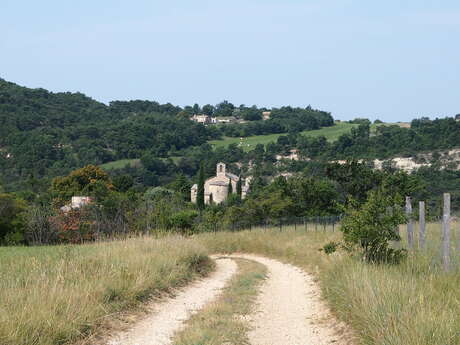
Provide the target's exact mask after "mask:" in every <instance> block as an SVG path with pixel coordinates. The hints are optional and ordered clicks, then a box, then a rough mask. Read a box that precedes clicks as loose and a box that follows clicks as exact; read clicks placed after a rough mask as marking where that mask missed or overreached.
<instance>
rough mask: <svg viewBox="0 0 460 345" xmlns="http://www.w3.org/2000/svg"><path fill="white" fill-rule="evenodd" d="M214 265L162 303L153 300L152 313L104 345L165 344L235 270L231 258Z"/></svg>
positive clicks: (224, 283) (235, 266) (234, 264)
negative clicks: (207, 275)
mask: <svg viewBox="0 0 460 345" xmlns="http://www.w3.org/2000/svg"><path fill="white" fill-rule="evenodd" d="M216 264H217V268H216V271H215V272H213V273H212V274H211V275H210V276H209V277H208V278H205V279H203V280H200V281H198V282H196V283H194V284H192V285H191V286H189V287H187V288H185V289H184V290H183V291H181V292H180V293H179V294H178V295H177V296H175V297H174V298H172V299H169V300H167V301H165V302H163V303H153V304H152V306H151V308H152V313H151V315H150V316H148V317H147V318H145V319H143V320H142V321H140V322H139V323H137V324H136V325H135V326H134V327H133V328H132V329H130V330H129V331H126V332H123V333H121V334H118V335H117V336H115V337H113V338H112V339H111V340H110V341H109V342H108V343H107V345H167V344H171V337H172V336H173V335H174V333H175V332H176V331H178V330H180V329H181V328H182V327H183V324H184V322H185V321H186V320H187V319H188V318H189V317H190V316H191V315H192V314H193V313H195V312H197V311H198V310H199V309H201V308H202V307H203V306H204V305H206V304H207V303H209V302H211V301H212V300H213V299H215V298H216V297H217V295H218V294H219V292H220V291H221V290H222V288H223V287H224V286H225V285H226V283H227V282H228V281H229V280H230V278H231V277H232V276H233V275H234V274H235V273H236V271H237V265H236V263H235V262H234V261H233V260H228V259H227V260H226V259H220V260H216Z"/></svg>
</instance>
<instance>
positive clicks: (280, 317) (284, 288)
mask: <svg viewBox="0 0 460 345" xmlns="http://www.w3.org/2000/svg"><path fill="white" fill-rule="evenodd" d="M229 257H235V258H244V259H249V260H254V261H256V262H259V263H261V264H263V265H265V266H266V267H267V269H268V277H267V280H266V281H265V283H264V284H263V285H262V287H261V291H260V293H259V295H258V297H257V301H256V305H255V311H254V312H253V313H252V314H251V315H250V317H249V322H250V325H251V328H252V329H251V331H250V332H249V334H248V337H249V340H250V343H251V344H252V345H327V344H335V345H346V344H347V345H348V344H350V341H349V340H348V336H347V334H339V333H342V331H343V328H344V326H343V325H339V323H337V322H336V321H335V320H334V319H333V318H332V317H331V315H330V313H329V310H328V308H327V306H326V305H325V303H324V302H323V301H322V300H321V298H320V289H319V287H318V285H317V284H316V283H315V282H314V280H313V278H312V276H311V275H308V274H306V273H305V272H304V271H303V270H301V269H299V268H297V267H295V266H292V265H289V264H283V263H281V262H279V261H277V260H273V259H268V258H265V257H260V256H256V255H251V254H234V255H230V256H229ZM340 328H341V329H340ZM339 329H340V330H339ZM345 333H347V332H345ZM346 338H347V339H346Z"/></svg>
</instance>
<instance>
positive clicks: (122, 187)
mask: <svg viewBox="0 0 460 345" xmlns="http://www.w3.org/2000/svg"><path fill="white" fill-rule="evenodd" d="M113 185H114V187H115V189H116V190H117V191H119V192H123V193H124V192H127V191H128V190H129V189H130V188H131V187H132V186H133V185H134V180H133V178H132V176H130V175H120V176H116V177H115V178H114V179H113Z"/></svg>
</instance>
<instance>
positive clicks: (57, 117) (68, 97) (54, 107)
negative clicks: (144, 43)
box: [0, 79, 216, 183]
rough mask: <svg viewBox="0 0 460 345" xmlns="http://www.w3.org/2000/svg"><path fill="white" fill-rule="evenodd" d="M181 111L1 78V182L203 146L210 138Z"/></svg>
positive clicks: (153, 104) (143, 102) (208, 133)
mask: <svg viewBox="0 0 460 345" xmlns="http://www.w3.org/2000/svg"><path fill="white" fill-rule="evenodd" d="M180 111H181V108H180V107H176V106H173V105H171V104H159V103H157V102H149V101H130V102H120V101H117V102H112V103H111V104H110V105H108V106H107V105H105V104H103V103H100V102H97V101H95V100H93V99H91V98H89V97H87V96H85V95H83V94H81V93H70V92H65V93H52V92H48V91H46V90H44V89H29V88H26V87H21V86H18V85H16V84H13V83H10V82H7V81H5V80H1V79H0V163H1V164H0V173H1V174H2V176H3V180H6V181H4V183H7V182H9V181H15V180H18V179H19V180H20V179H24V178H27V177H29V176H31V175H33V176H36V177H42V176H47V175H49V176H57V175H60V174H64V173H66V172H67V171H68V170H69V169H73V168H75V167H80V166H84V165H86V164H101V163H104V162H108V161H112V160H117V159H122V158H137V157H140V156H141V155H142V154H143V153H144V152H145V151H146V150H150V151H153V153H154V154H155V155H158V156H164V155H165V154H166V153H167V152H168V151H170V150H176V149H181V148H185V147H189V146H196V145H201V144H203V143H205V142H206V141H207V140H209V139H210V138H214V137H215V136H216V134H212V133H211V131H209V130H207V129H206V127H204V126H202V125H198V124H195V123H194V122H192V121H190V120H189V119H188V118H187V117H184V116H177V114H178V113H179V112H180Z"/></svg>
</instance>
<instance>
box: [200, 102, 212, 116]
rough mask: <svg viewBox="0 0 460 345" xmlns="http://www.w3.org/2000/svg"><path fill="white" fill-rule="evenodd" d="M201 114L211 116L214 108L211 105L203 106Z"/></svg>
mask: <svg viewBox="0 0 460 345" xmlns="http://www.w3.org/2000/svg"><path fill="white" fill-rule="evenodd" d="M202 112H203V114H204V115H208V116H211V115H213V114H214V107H213V106H212V105H211V104H206V105H204V106H203V108H202Z"/></svg>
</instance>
